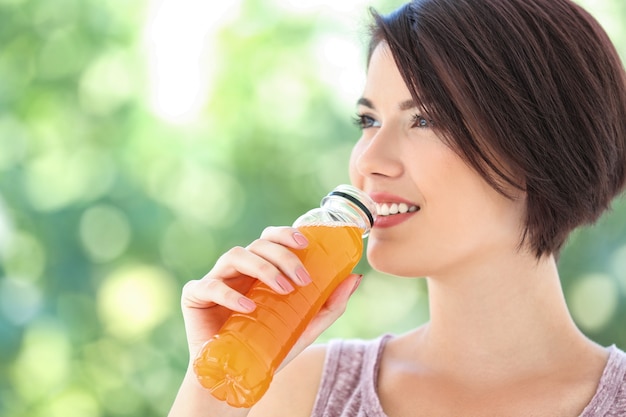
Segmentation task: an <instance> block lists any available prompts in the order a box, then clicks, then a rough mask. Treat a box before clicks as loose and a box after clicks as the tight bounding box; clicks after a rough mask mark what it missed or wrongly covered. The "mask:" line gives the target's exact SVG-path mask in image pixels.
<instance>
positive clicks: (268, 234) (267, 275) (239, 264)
mask: <svg viewBox="0 0 626 417" xmlns="http://www.w3.org/2000/svg"><path fill="white" fill-rule="evenodd" d="M307 245H308V242H307V240H306V238H305V237H304V235H302V234H301V233H300V232H298V230H297V229H295V228H292V227H268V228H266V229H265V230H264V231H263V233H262V234H261V237H260V238H259V239H257V240H255V241H254V242H252V243H251V244H250V245H248V246H247V247H246V248H243V247H234V248H232V249H230V250H229V251H228V252H226V253H224V254H223V255H222V256H221V257H220V258H219V259H218V260H217V262H216V263H215V266H214V267H213V269H211V271H209V273H207V274H206V275H205V276H204V277H203V278H202V279H200V280H194V281H189V282H188V283H187V284H186V285H185V287H184V288H183V294H182V300H181V304H182V311H183V317H184V319H185V328H186V332H187V342H188V344H189V353H190V355H191V357H190V359H191V360H193V358H195V356H196V355H197V353H198V352H199V350H200V348H201V347H202V345H203V344H204V343H205V342H206V341H207V340H209V339H210V338H211V337H212V336H214V335H215V334H216V333H217V332H218V331H219V329H220V328H221V326H222V325H223V324H224V322H225V321H226V319H227V318H228V317H229V315H230V314H231V313H232V312H233V311H237V312H241V313H247V312H250V311H252V310H254V308H255V307H256V306H255V304H254V302H253V301H252V300H250V299H248V298H247V297H245V295H244V294H245V293H247V292H248V290H249V289H250V287H251V286H252V284H253V283H254V282H255V281H257V280H260V281H262V282H264V283H265V284H267V285H268V286H270V287H271V288H272V289H274V290H275V291H276V292H278V293H281V294H287V293H289V292H291V291H293V289H294V286H296V285H298V286H302V285H307V284H308V283H309V282H310V277H309V275H308V273H307V272H306V270H305V269H304V266H303V265H302V263H301V262H300V260H299V259H298V257H297V256H296V255H295V254H294V253H293V252H292V251H290V250H289V249H290V248H291V249H302V248H305V247H306V246H307Z"/></svg>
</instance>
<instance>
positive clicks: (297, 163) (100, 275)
mask: <svg viewBox="0 0 626 417" xmlns="http://www.w3.org/2000/svg"><path fill="white" fill-rule="evenodd" d="M580 2H581V4H583V5H584V6H586V7H588V8H589V10H590V11H591V12H592V13H593V14H594V15H596V16H597V17H598V18H599V19H600V21H601V22H602V23H603V24H604V25H605V26H606V28H607V29H608V32H609V34H610V36H611V37H612V39H613V40H614V41H615V43H616V45H617V47H618V49H619V50H620V51H622V56H626V25H624V24H623V22H624V20H625V19H626V3H624V2H622V1H620V0H602V1H595V0H580ZM399 4H401V1H400V0H371V1H369V0H341V1H337V0H314V1H297V0H270V1H268V0H236V1H226V2H214V1H204V0H140V1H133V2H128V1H124V0H55V1H44V0H0V28H1V30H0V45H2V48H0V149H1V151H0V416H2V417H25V416H28V417H57V416H64V417H65V416H68V417H73V416H80V417H117V416H129V417H135V416H142V417H152V416H163V415H166V414H167V410H168V408H169V406H170V405H171V402H172V400H173V398H174V396H175V394H176V390H177V389H178V384H179V382H180V380H181V378H182V376H183V374H184V372H185V369H186V367H187V360H188V358H187V355H188V352H187V347H186V341H185V331H184V325H183V321H182V317H181V314H180V293H181V289H182V286H183V285H184V283H185V282H186V281H188V280H190V279H197V278H200V277H202V276H203V275H204V274H206V272H207V271H208V270H209V269H210V268H211V266H212V265H213V264H214V262H215V260H216V259H217V258H218V257H219V256H220V255H221V254H222V253H223V252H224V251H226V250H227V249H228V248H230V247H232V246H235V245H247V244H248V243H249V242H250V241H251V240H253V239H255V238H257V237H258V236H259V234H260V233H261V232H262V230H263V229H264V228H265V227H266V226H269V225H284V224H291V223H292V222H293V220H295V219H296V218H297V217H298V215H300V214H301V213H303V212H304V211H306V210H308V209H310V208H311V207H315V206H317V205H318V203H319V200H320V198H321V196H323V195H324V194H325V193H326V192H328V190H330V189H332V188H334V187H335V186H336V185H337V184H340V183H345V182H347V181H348V180H349V179H348V170H347V161H348V158H349V155H350V151H351V148H352V146H353V144H354V142H355V140H356V139H357V138H358V136H359V134H360V132H359V131H358V129H357V128H355V127H354V126H353V125H352V123H351V118H352V116H353V112H354V111H355V108H354V106H355V102H356V100H357V98H358V97H359V96H360V94H361V88H362V85H363V81H364V75H365V68H364V64H365V62H364V60H365V52H366V45H365V40H366V32H367V24H368V22H369V15H368V7H369V6H374V7H376V8H377V9H379V10H381V11H383V12H384V11H389V10H391V9H392V8H394V7H395V6H398V5H399ZM625 219H626V200H624V199H622V200H618V202H616V204H615V205H614V207H613V210H612V212H611V213H609V215H608V216H606V217H605V218H603V220H602V221H600V222H598V224H597V225H595V226H593V227H589V228H585V229H583V230H581V231H579V232H577V233H576V234H575V235H574V236H573V237H572V239H570V241H569V242H568V245H567V247H566V248H565V250H564V251H563V254H562V258H561V263H560V265H559V268H560V270H561V274H562V280H563V287H564V289H565V295H566V297H567V301H568V303H569V305H570V306H571V308H572V313H573V315H574V319H575V320H576V321H577V322H578V323H579V324H580V326H581V328H582V330H583V331H584V332H585V333H586V334H588V335H589V337H591V338H592V339H594V340H596V341H598V343H601V344H605V345H606V344H612V343H616V344H617V345H618V346H619V347H621V348H625V347H626V332H625V331H624V330H623V329H624V326H623V320H624V317H626V220H625ZM357 272H359V273H363V274H364V275H365V276H364V278H363V282H362V284H361V286H360V287H359V289H358V290H357V291H356V293H355V294H354V296H353V297H352V299H351V300H350V304H349V308H348V310H347V312H346V313H345V315H344V316H342V317H341V318H340V319H339V320H338V321H337V322H336V323H335V324H334V325H333V326H332V327H331V328H330V329H329V330H328V331H327V332H326V333H325V334H324V335H323V336H322V337H321V338H320V342H323V341H326V340H328V339H330V338H334V337H374V336H376V335H378V334H380V333H382V332H402V331H405V330H406V329H409V328H411V327H413V326H416V325H419V324H421V323H423V322H425V321H426V320H427V319H428V298H427V290H426V286H425V284H424V282H423V281H422V280H413V279H400V278H396V277H389V276H385V275H382V274H379V273H376V272H374V271H372V270H371V268H369V266H368V265H367V262H366V261H363V262H362V263H361V264H360V265H359V266H358V271H357Z"/></svg>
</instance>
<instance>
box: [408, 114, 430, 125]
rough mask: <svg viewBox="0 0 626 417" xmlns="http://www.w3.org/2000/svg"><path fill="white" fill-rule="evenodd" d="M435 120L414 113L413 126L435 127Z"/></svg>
mask: <svg viewBox="0 0 626 417" xmlns="http://www.w3.org/2000/svg"><path fill="white" fill-rule="evenodd" d="M433 124H434V122H433V121H432V120H428V119H426V118H425V117H423V116H421V115H419V114H414V115H413V126H412V127H419V128H431V127H433Z"/></svg>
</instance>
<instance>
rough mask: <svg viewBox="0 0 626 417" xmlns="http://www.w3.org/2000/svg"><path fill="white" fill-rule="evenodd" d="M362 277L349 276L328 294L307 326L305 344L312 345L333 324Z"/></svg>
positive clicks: (304, 336)
mask: <svg viewBox="0 0 626 417" xmlns="http://www.w3.org/2000/svg"><path fill="white" fill-rule="evenodd" d="M362 278H363V275H360V274H350V275H348V277H347V278H346V279H344V280H343V281H342V282H341V284H339V285H338V286H337V288H335V290H334V291H333V292H332V293H331V294H330V296H329V297H328V300H326V303H325V304H324V305H323V306H322V308H321V310H320V311H319V313H317V315H316V316H315V317H314V318H313V320H312V321H311V323H310V324H309V325H308V327H307V329H306V330H305V332H304V334H303V335H302V336H303V337H302V339H304V340H303V341H304V342H305V343H307V345H308V344H310V343H313V342H314V341H315V340H316V339H317V338H318V336H319V335H320V334H322V332H323V331H324V330H326V329H327V328H328V327H330V325H331V324H333V323H334V322H335V321H336V320H337V319H338V318H339V317H340V316H341V315H342V314H343V313H344V312H345V311H346V307H347V305H348V300H349V299H350V296H351V295H352V294H353V293H354V291H356V289H357V288H358V286H359V284H360V283H361V279H362Z"/></svg>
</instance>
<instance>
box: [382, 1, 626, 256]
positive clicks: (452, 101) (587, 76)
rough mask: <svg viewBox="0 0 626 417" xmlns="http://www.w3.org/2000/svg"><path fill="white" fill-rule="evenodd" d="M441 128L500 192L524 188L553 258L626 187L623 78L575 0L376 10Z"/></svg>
mask: <svg viewBox="0 0 626 417" xmlns="http://www.w3.org/2000/svg"><path fill="white" fill-rule="evenodd" d="M372 13H373V16H374V24H373V27H372V37H371V43H370V56H371V53H372V51H373V49H374V48H375V47H376V45H378V43H380V42H382V41H384V42H386V43H387V44H388V45H389V48H390V50H391V52H392V54H393V57H394V59H395V61H396V64H397V65H398V67H399V70H400V72H401V74H402V76H403V78H404V80H405V82H406V84H407V86H408V88H409V90H410V91H411V94H412V95H413V99H414V100H415V101H416V102H417V103H418V104H420V105H421V106H422V107H424V108H425V109H426V113H427V115H428V117H429V118H430V119H432V120H433V121H434V126H435V128H436V129H437V130H438V132H439V134H440V135H441V137H443V138H444V139H445V140H446V141H447V143H448V144H449V146H451V147H452V148H453V149H454V150H455V151H457V152H458V153H459V154H460V155H461V156H462V157H463V158H464V159H465V160H466V161H467V163H468V164H469V165H470V166H472V167H473V168H474V169H475V170H476V171H477V172H478V173H479V174H480V175H481V176H482V177H483V178H484V179H485V180H486V181H487V182H488V183H489V184H490V185H491V186H492V187H493V188H495V189H496V190H498V191H499V192H501V193H502V194H504V195H506V196H508V197H510V198H513V197H512V195H513V193H511V190H515V189H518V190H522V191H524V192H525V194H526V205H527V207H526V219H525V229H524V231H523V234H522V238H521V243H520V244H522V243H524V242H525V241H527V243H529V244H530V247H531V248H532V250H533V251H534V253H535V254H536V256H537V257H538V258H539V257H541V256H542V255H543V254H548V253H558V252H559V249H560V248H561V246H562V245H563V243H564V242H565V240H566V238H567V236H568V234H569V233H570V232H571V231H572V230H573V229H574V228H576V227H577V226H579V225H581V224H587V223H592V222H594V221H595V220H596V219H597V218H598V217H599V216H600V215H601V214H602V212H604V210H605V209H607V208H608V207H609V205H610V203H611V200H612V199H613V198H614V197H615V196H616V195H617V194H619V193H620V192H621V190H623V188H624V183H625V177H626V155H625V152H626V150H625V148H626V85H625V81H626V77H625V74H624V69H623V67H622V63H621V60H620V57H619V56H618V54H617V52H616V50H615V48H614V47H613V45H612V43H611V41H610V40H609V38H608V36H607V35H606V33H605V32H604V30H603V29H602V28H601V27H600V25H599V24H598V22H597V21H596V20H595V19H594V18H593V17H592V16H591V15H589V14H588V13H587V12H585V11H584V10H583V9H582V8H581V7H579V6H577V5H576V4H574V3H572V2H571V1H569V0H414V1H411V2H410V3H407V4H405V5H404V6H402V7H400V8H399V9H397V10H396V11H394V12H392V13H390V14H388V15H384V16H383V15H380V14H378V13H376V12H375V11H372Z"/></svg>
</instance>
